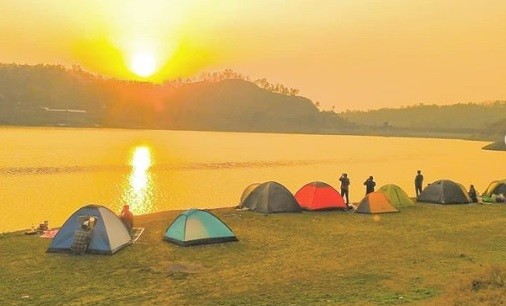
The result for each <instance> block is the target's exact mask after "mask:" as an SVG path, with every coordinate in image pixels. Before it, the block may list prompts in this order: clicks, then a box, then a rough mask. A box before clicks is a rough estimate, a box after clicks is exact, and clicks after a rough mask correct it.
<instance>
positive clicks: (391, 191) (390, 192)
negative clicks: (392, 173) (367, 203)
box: [378, 184, 415, 208]
mask: <svg viewBox="0 0 506 306" xmlns="http://www.w3.org/2000/svg"><path fill="white" fill-rule="evenodd" d="M378 191H379V192H381V193H383V194H384V195H386V196H387V198H388V200H390V203H392V205H393V206H394V207H396V208H400V207H406V206H413V205H415V204H414V203H413V201H411V199H410V198H409V196H408V195H407V193H406V192H405V191H404V190H402V188H401V187H399V186H397V185H395V184H388V185H385V186H382V187H381V188H380V189H379V190H378Z"/></svg>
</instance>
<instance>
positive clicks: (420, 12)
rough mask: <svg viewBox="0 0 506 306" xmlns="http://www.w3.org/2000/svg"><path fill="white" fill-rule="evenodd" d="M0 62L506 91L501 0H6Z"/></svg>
mask: <svg viewBox="0 0 506 306" xmlns="http://www.w3.org/2000/svg"><path fill="white" fill-rule="evenodd" d="M0 12H1V13H0V14H1V18H0V62H1V63H18V64H40V63H43V64H61V65H65V66H72V65H79V66H81V67H82V68H83V69H84V70H87V71H90V72H92V73H98V74H102V75H105V76H108V77H114V78H120V79H131V80H143V81H153V82H163V81H164V80H170V79H174V78H177V77H191V76H197V75H200V74H201V73H202V72H212V71H217V70H222V69H226V68H230V69H233V70H235V71H237V72H240V73H242V74H244V75H248V76H250V77H251V78H252V79H257V78H264V77H265V78H267V79H268V80H269V81H270V82H271V83H282V84H284V85H285V86H288V87H292V88H297V89H299V90H300V95H303V96H306V97H308V98H309V99H311V100H313V101H314V102H316V101H317V102H319V103H320V105H321V107H322V108H323V109H331V108H332V107H334V109H335V110H336V111H344V110H348V109H349V110H366V109H377V108H382V107H400V106H406V105H413V104H418V103H425V104H453V103H465V102H484V101H493V100H504V99H506V1H504V0H486V1H484V0H375V1H373V0H283V1H282V0H241V1H236V0H184V1H183V0H180V1H174V0H142V1H138V0H86V1H82V0H65V1H60V0H12V1H11V0H4V1H0Z"/></svg>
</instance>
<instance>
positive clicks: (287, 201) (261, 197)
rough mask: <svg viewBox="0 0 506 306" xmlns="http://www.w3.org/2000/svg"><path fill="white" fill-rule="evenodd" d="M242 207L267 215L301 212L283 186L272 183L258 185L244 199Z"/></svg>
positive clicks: (295, 201)
mask: <svg viewBox="0 0 506 306" xmlns="http://www.w3.org/2000/svg"><path fill="white" fill-rule="evenodd" d="M243 207H245V208H248V209H250V210H253V211H257V212H262V213H267V214H268V213H280V212H300V211H302V209H301V208H300V206H299V204H298V203H297V200H295V197H294V196H293V194H292V193H291V192H290V191H289V190H288V189H287V188H286V187H285V186H283V185H281V184H279V183H276V182H272V181H271V182H266V183H263V184H260V185H258V186H257V187H256V188H255V189H254V190H253V191H252V192H251V193H250V194H249V195H248V196H247V197H246V199H244V201H243Z"/></svg>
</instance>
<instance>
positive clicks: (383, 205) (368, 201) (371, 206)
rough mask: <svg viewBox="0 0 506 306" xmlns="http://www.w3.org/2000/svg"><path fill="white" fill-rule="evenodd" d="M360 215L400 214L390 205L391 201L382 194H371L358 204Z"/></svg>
mask: <svg viewBox="0 0 506 306" xmlns="http://www.w3.org/2000/svg"><path fill="white" fill-rule="evenodd" d="M355 212H356V213H359V214H383V213H390V212H399V211H398V210H397V209H395V207H394V206H393V205H392V203H390V200H388V198H387V197H386V196H385V195H384V194H383V193H381V192H379V191H376V192H371V193H369V194H368V195H366V196H365V198H363V199H362V201H360V204H358V207H357V210H356V211H355Z"/></svg>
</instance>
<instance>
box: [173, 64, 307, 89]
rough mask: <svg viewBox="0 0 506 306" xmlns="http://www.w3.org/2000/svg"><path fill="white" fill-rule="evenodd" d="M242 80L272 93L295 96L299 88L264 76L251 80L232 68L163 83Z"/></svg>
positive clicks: (174, 84) (178, 84)
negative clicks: (272, 80)
mask: <svg viewBox="0 0 506 306" xmlns="http://www.w3.org/2000/svg"><path fill="white" fill-rule="evenodd" d="M234 79H235V80H243V81H248V82H251V83H254V84H256V85H257V86H258V87H260V88H263V89H265V90H268V91H270V92H272V93H278V94H282V95H285V96H296V95H298V94H299V90H298V89H296V88H290V87H286V86H285V85H283V84H281V83H276V84H274V83H270V82H269V81H268V80H267V79H266V78H261V79H256V80H252V79H251V78H250V77H249V76H247V75H244V74H241V73H239V72H236V71H234V70H232V69H225V70H223V71H215V72H204V73H202V74H201V75H200V76H198V77H193V78H177V79H175V80H170V81H167V82H166V83H165V84H166V85H170V86H181V85H184V84H191V83H196V82H210V83H217V82H221V81H224V80H234Z"/></svg>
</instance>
